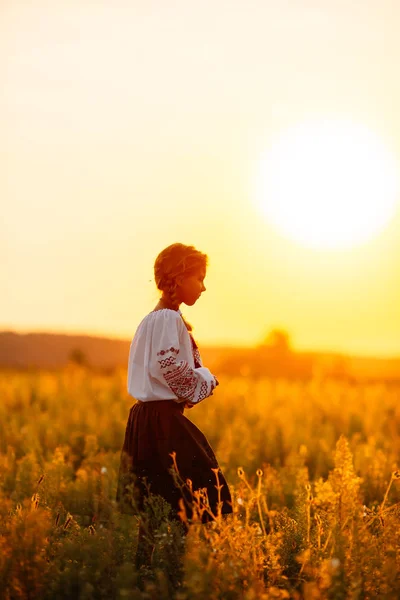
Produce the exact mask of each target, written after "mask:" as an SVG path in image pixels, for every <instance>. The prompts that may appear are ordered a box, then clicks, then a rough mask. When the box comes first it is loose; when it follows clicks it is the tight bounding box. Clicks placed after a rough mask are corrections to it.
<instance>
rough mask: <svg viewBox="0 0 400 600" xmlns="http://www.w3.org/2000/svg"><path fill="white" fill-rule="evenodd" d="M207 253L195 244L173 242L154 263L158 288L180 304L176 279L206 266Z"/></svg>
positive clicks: (189, 326) (186, 323)
mask: <svg viewBox="0 0 400 600" xmlns="http://www.w3.org/2000/svg"><path fill="white" fill-rule="evenodd" d="M207 264H208V256H207V254H203V252H200V251H199V250H196V248H195V247H194V246H186V245H185V244H180V243H176V244H171V246H167V248H164V250H162V251H161V252H160V254H159V255H158V256H157V258H156V260H155V263H154V279H155V282H156V285H157V288H158V289H159V290H160V291H161V292H166V293H167V294H168V296H169V297H170V298H171V300H172V302H173V303H174V304H175V303H176V304H177V305H178V301H177V299H176V285H177V283H176V280H177V277H179V276H180V275H183V276H185V275H186V276H189V275H192V274H193V273H195V272H196V271H197V270H198V269H200V268H206V267H207ZM183 321H184V323H185V325H186V328H187V329H188V331H192V329H193V328H192V326H191V325H190V323H188V322H187V321H185V319H183Z"/></svg>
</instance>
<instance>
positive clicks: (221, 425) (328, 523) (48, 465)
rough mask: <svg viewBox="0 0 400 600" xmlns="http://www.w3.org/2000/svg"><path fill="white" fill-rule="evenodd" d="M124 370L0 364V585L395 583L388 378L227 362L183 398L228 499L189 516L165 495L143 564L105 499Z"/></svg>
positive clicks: (129, 590)
mask: <svg viewBox="0 0 400 600" xmlns="http://www.w3.org/2000/svg"><path fill="white" fill-rule="evenodd" d="M125 382H126V372H125V371H123V370H121V371H118V372H116V373H114V374H112V375H101V374H96V373H93V372H90V371H88V370H85V369H84V368H80V367H70V368H68V369H65V370H63V371H59V372H40V371H39V372H33V371H32V372H20V373H10V372H4V373H1V374H0V392H1V398H2V402H1V405H0V590H2V591H1V592H0V594H2V597H4V598H5V599H6V600H11V599H24V600H25V599H26V598H28V599H36V598H37V599H39V598H40V599H41V600H42V599H44V600H47V599H50V598H51V599H53V598H57V599H58V598H60V599H63V598H65V599H67V598H74V599H78V598H79V599H81V598H82V599H102V598H104V599H107V600H110V599H122V598H124V599H125V598H126V599H139V598H147V599H152V598H154V599H155V598H157V600H163V599H167V598H168V599H169V598H176V599H177V600H192V599H196V600H197V599H198V600H200V599H201V600H203V599H205V598H207V599H211V600H213V599H215V600H216V599H220V598H221V599H222V598H223V599H232V600H233V599H236V598H237V599H239V598H240V599H245V600H251V599H254V600H255V599H262V600H267V599H269V598H294V599H299V600H300V599H302V598H305V599H310V600H311V599H313V600H314V599H317V598H321V599H340V598H346V599H354V600H355V599H361V598H366V599H369V598H384V599H391V598H393V599H395V598H398V589H400V579H399V577H400V552H399V546H398V539H399V534H400V485H399V478H400V473H399V450H400V425H399V423H400V418H399V417H400V408H399V403H398V400H399V392H400V387H399V386H398V385H397V386H396V385H394V384H385V383H375V384H372V383H369V384H357V383H354V382H352V383H349V382H345V381H336V380H333V379H327V380H317V379H314V380H310V381H308V382H300V381H289V380H285V379H278V380H271V379H266V378H265V379H249V378H245V377H234V376H231V377H229V376H225V377H224V378H222V377H221V378H220V386H219V387H218V389H217V391H216V392H215V394H214V396H213V397H212V398H209V399H207V400H206V401H205V402H203V403H202V404H201V405H200V406H199V407H195V408H193V409H191V410H190V411H187V412H186V415H187V416H188V417H189V418H190V419H192V420H193V421H194V422H195V423H196V425H197V426H198V427H200V429H201V430H202V431H203V432H204V433H205V434H206V436H207V438H208V440H209V441H210V443H211V445H212V447H213V448H214V450H215V452H216V455H217V457H218V460H219V463H220V466H221V468H222V470H223V472H224V474H225V475H226V477H227V479H228V481H229V484H230V487H231V491H232V496H233V503H234V506H233V508H234V513H233V515H230V516H229V517H228V518H219V519H217V521H216V523H215V524H213V525H207V526H204V525H199V524H197V523H196V522H195V523H193V524H191V525H190V527H189V533H188V535H187V536H186V540H185V543H184V544H182V535H181V531H180V529H179V527H180V526H179V525H178V524H176V523H174V522H172V521H171V520H170V519H169V518H168V507H166V506H165V505H163V504H162V503H160V502H159V501H157V499H153V501H152V503H150V506H149V507H148V515H151V514H153V515H154V514H156V515H158V516H159V517H160V516H161V515H163V518H162V519H161V520H162V523H161V526H160V528H159V530H158V531H157V532H156V536H155V542H156V548H155V551H154V555H153V568H152V569H148V570H147V571H146V570H142V571H141V572H139V573H138V572H137V571H136V570H135V568H134V556H135V550H136V543H137V529H138V527H137V520H136V518H135V517H131V516H128V515H121V514H120V513H119V512H118V511H117V510H116V505H115V500H114V499H115V493H116V483H117V473H118V467H119V459H120V452H121V447H122V442H123V437H124V432H125V427H126V421H127V417H128V412H129V408H130V406H131V405H132V403H133V400H132V399H131V398H130V397H129V396H128V395H127V393H126V387H125Z"/></svg>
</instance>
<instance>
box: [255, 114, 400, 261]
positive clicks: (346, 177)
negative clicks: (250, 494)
mask: <svg viewBox="0 0 400 600" xmlns="http://www.w3.org/2000/svg"><path fill="white" fill-rule="evenodd" d="M398 198H399V185H398V164H397V161H396V160H395V159H394V157H393V156H392V155H391V153H390V152H389V150H388V149H387V148H386V147H385V145H384V144H383V142H382V141H381V140H380V139H379V138H378V137H377V136H376V135H374V133H373V132H372V131H370V130H369V129H368V128H367V127H365V126H363V125H359V124H356V123H353V122H350V121H348V122H347V121H338V120H321V121H314V122H306V123H302V124H300V125H298V126H297V127H294V128H292V129H290V130H287V131H286V132H285V133H283V134H282V135H281V136H280V137H279V138H278V139H277V140H276V142H275V143H274V144H273V145H272V146H271V147H270V149H269V150H268V151H267V152H266V153H265V155H264V156H263V157H262V160H261V165H260V168H259V171H258V174H257V183H256V199H257V203H258V204H259V205H260V207H261V210H262V212H263V213H264V214H265V217H266V218H267V220H268V221H269V222H270V223H271V224H272V225H273V226H275V227H276V228H277V229H278V230H279V231H280V232H281V233H282V234H283V235H284V236H285V237H289V238H290V239H291V240H294V241H296V242H298V243H300V244H301V245H304V246H308V247H311V248H318V249H321V248H328V249H330V248H348V247H351V246H356V245H359V244H362V243H364V242H366V241H368V240H370V239H371V238H372V237H374V236H375V235H377V234H378V233H379V232H380V231H381V230H382V229H383V228H384V227H385V226H386V225H387V224H388V222H389V221H390V219H391V218H392V217H393V216H394V214H395V212H396V210H397V207H398Z"/></svg>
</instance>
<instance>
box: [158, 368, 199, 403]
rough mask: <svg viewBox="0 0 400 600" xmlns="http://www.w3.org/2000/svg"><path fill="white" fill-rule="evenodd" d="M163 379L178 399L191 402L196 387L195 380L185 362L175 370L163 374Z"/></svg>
mask: <svg viewBox="0 0 400 600" xmlns="http://www.w3.org/2000/svg"><path fill="white" fill-rule="evenodd" d="M164 379H165V381H166V382H167V384H168V385H169V387H170V388H171V390H172V391H173V392H174V394H176V396H177V397H178V398H185V399H186V400H189V401H192V400H193V399H194V394H195V391H196V387H197V378H196V377H195V375H194V373H193V370H192V369H191V368H190V366H189V365H188V363H187V362H186V361H182V362H181V363H180V364H179V366H177V368H176V369H173V370H171V371H167V372H166V373H164Z"/></svg>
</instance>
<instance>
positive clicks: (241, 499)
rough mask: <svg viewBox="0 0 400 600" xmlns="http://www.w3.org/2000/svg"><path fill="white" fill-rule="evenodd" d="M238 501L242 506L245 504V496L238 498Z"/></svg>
mask: <svg viewBox="0 0 400 600" xmlns="http://www.w3.org/2000/svg"><path fill="white" fill-rule="evenodd" d="M237 502H238V504H240V506H242V505H243V504H244V502H243V498H238V499H237Z"/></svg>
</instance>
